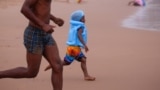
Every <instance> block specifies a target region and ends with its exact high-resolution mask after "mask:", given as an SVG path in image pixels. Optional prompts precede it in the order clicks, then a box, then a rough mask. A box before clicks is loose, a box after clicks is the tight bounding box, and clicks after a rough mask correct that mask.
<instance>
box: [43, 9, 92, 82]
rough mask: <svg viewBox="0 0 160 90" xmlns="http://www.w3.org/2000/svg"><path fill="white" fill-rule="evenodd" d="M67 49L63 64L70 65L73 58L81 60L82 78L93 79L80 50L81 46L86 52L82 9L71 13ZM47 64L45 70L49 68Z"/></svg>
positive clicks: (85, 30) (85, 33) (85, 34)
mask: <svg viewBox="0 0 160 90" xmlns="http://www.w3.org/2000/svg"><path fill="white" fill-rule="evenodd" d="M66 43H67V45H68V46H67V51H66V56H65V57H64V61H63V62H62V63H63V65H70V64H71V63H72V62H73V61H74V60H77V61H79V62H81V68H82V71H83V73H84V79H85V80H88V81H94V80H95V77H92V76H90V75H89V74H88V71H87V66H86V56H85V55H84V54H83V52H82V51H81V48H83V49H85V52H88V51H89V49H88V46H87V29H86V26H85V16H84V12H83V11H82V10H77V11H75V12H73V13H72V14H71V18H70V29H69V36H68V40H67V42H66ZM50 68H51V66H50V65H49V66H48V67H46V69H45V71H46V70H48V69H50Z"/></svg>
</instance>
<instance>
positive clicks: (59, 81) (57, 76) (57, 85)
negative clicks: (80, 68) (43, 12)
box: [44, 44, 63, 90]
mask: <svg viewBox="0 0 160 90" xmlns="http://www.w3.org/2000/svg"><path fill="white" fill-rule="evenodd" d="M44 57H45V58H46V59H47V60H48V62H49V64H50V66H51V68H52V74H51V81H52V85H53V90H62V86H63V66H62V62H61V59H60V56H59V51H58V47H57V45H56V44H54V45H50V46H46V47H45V51H44Z"/></svg>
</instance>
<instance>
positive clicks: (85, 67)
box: [81, 58, 96, 81]
mask: <svg viewBox="0 0 160 90" xmlns="http://www.w3.org/2000/svg"><path fill="white" fill-rule="evenodd" d="M81 68H82V71H83V74H84V79H85V80H88V81H94V80H95V79H96V78H95V77H92V76H90V75H89V74H88V71H87V65H86V58H82V59H81Z"/></svg>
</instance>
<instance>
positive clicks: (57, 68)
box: [52, 61, 63, 73]
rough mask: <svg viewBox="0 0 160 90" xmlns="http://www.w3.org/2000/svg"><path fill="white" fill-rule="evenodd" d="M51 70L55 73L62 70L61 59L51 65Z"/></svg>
mask: <svg viewBox="0 0 160 90" xmlns="http://www.w3.org/2000/svg"><path fill="white" fill-rule="evenodd" d="M52 67H53V68H52V70H53V71H54V72H56V73H59V72H62V71H63V64H62V62H61V61H59V62H57V63H55V64H53V65H52Z"/></svg>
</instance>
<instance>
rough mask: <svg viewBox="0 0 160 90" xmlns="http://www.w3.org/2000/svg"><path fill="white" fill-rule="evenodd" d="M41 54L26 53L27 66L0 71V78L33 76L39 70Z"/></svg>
mask: <svg viewBox="0 0 160 90" xmlns="http://www.w3.org/2000/svg"><path fill="white" fill-rule="evenodd" d="M41 58H42V55H37V54H32V53H27V64H28V67H27V68H26V67H17V68H14V69H10V70H5V71H0V78H33V77H36V76H37V74H38V72H39V67H40V63H41Z"/></svg>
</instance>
